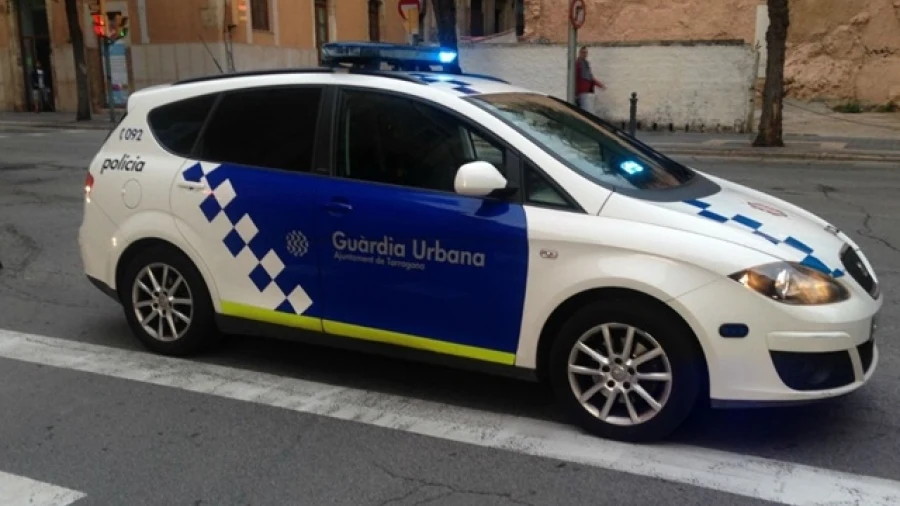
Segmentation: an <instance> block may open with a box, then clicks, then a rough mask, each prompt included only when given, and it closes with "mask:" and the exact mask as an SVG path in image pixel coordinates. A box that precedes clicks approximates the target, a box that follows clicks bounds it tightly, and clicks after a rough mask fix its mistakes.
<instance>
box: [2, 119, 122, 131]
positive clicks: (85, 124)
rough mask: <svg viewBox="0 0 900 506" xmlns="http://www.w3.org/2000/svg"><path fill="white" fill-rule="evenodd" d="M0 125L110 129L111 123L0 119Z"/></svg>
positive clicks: (63, 128) (65, 128)
mask: <svg viewBox="0 0 900 506" xmlns="http://www.w3.org/2000/svg"><path fill="white" fill-rule="evenodd" d="M0 127H16V128H40V129H55V130H111V129H112V127H113V125H112V123H108V124H104V125H100V124H96V123H92V122H87V121H72V122H69V123H59V122H50V123H40V122H36V121H0Z"/></svg>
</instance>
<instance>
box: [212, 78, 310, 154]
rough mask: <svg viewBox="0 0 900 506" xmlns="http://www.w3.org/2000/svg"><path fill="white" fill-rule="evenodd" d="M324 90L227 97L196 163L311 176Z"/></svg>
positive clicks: (283, 90)
mask: <svg viewBox="0 0 900 506" xmlns="http://www.w3.org/2000/svg"><path fill="white" fill-rule="evenodd" d="M321 97H322V89H321V88H318V87H307V86H303V87H300V86H292V87H278V88H259V89H249V90H242V91H237V92H230V93H228V94H226V95H224V96H223V97H222V100H221V101H220V102H219V104H218V105H217V106H216V111H215V112H214V113H213V116H212V118H211V120H210V122H209V126H207V127H206V131H205V132H204V134H203V139H202V140H201V141H200V149H199V155H198V156H199V158H200V159H202V160H207V161H211V162H220V163H233V164H238V165H245V166H251V167H265V168H271V169H282V170H289V171H295V172H311V171H312V166H313V148H314V147H315V138H316V123H317V119H318V116H319V102H320V100H321Z"/></svg>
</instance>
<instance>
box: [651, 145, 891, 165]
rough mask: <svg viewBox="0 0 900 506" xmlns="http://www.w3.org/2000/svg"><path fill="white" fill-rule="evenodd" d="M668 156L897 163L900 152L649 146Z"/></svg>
mask: <svg viewBox="0 0 900 506" xmlns="http://www.w3.org/2000/svg"><path fill="white" fill-rule="evenodd" d="M648 145H649V146H650V147H652V148H653V149H656V150H657V151H660V152H661V153H663V154H666V155H678V156H698V157H707V158H757V159H766V160H818V161H836V162H841V161H844V162H897V163H900V152H898V151H840V152H835V151H785V150H783V148H737V149H704V148H692V147H688V146H685V147H680V146H678V147H676V146H672V145H671V144H670V145H668V146H662V145H653V144H648Z"/></svg>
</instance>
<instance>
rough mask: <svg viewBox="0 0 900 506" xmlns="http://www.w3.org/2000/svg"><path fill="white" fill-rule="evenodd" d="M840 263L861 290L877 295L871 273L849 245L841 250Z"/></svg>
mask: <svg viewBox="0 0 900 506" xmlns="http://www.w3.org/2000/svg"><path fill="white" fill-rule="evenodd" d="M841 263H842V264H843V265H844V269H845V270H846V271H847V274H849V275H850V277H852V278H853V279H855V280H856V282H857V283H859V286H861V287H863V290H865V291H866V292H868V293H869V295H871V296H872V297H874V298H877V297H878V283H876V282H875V279H874V278H873V277H872V274H871V273H870V272H869V270H868V269H866V265H865V264H864V263H863V262H862V259H860V258H859V255H857V254H856V251H855V250H854V249H853V248H851V247H850V246H849V245H848V246H845V247H844V251H842V252H841Z"/></svg>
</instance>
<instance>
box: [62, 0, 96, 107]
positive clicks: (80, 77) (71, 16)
mask: <svg viewBox="0 0 900 506" xmlns="http://www.w3.org/2000/svg"><path fill="white" fill-rule="evenodd" d="M66 19H67V21H68V23H69V38H70V39H72V55H73V56H74V59H75V85H76V87H77V90H78V112H77V114H76V115H75V120H76V121H86V120H89V119H91V94H90V90H89V88H88V74H87V61H86V60H85V57H84V34H83V33H82V32H81V23H79V16H78V5H77V2H76V0H66Z"/></svg>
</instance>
